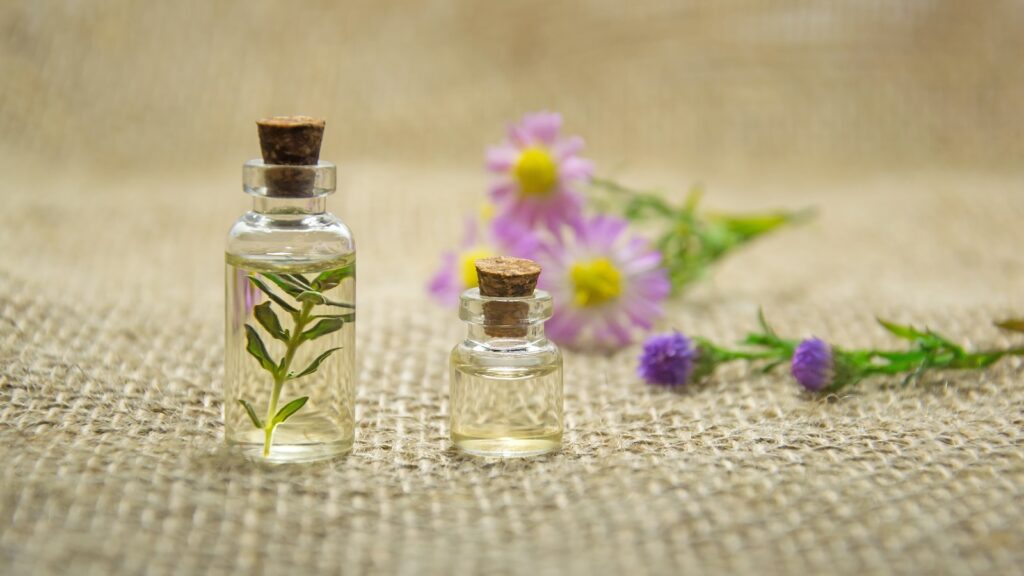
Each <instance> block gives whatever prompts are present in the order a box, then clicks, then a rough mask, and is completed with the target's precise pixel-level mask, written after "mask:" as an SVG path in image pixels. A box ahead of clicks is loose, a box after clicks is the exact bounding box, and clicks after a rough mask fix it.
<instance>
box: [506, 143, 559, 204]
mask: <svg viewBox="0 0 1024 576" xmlns="http://www.w3.org/2000/svg"><path fill="white" fill-rule="evenodd" d="M514 172H515V175H516V180H517V181H518V182H519V189H520V190H522V192H523V194H525V195H527V196H543V195H545V194H548V193H550V192H551V191H552V190H553V189H554V187H555V184H557V183H558V165H557V164H555V159H554V158H552V157H551V154H550V153H548V151H547V150H545V149H543V148H537V147H534V148H527V149H526V150H523V153H522V154H520V155H519V160H518V161H517V162H516V165H515V168H514Z"/></svg>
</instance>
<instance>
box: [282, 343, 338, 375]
mask: <svg viewBox="0 0 1024 576" xmlns="http://www.w3.org/2000/svg"><path fill="white" fill-rule="evenodd" d="M338 350H341V348H340V347H338V348H331V349H330V350H328V351H326V352H324V353H323V354H321V355H319V356H317V357H316V359H315V360H313V361H312V362H310V363H309V366H306V369H305V370H303V371H302V372H299V373H298V374H289V375H288V378H290V379H295V378H302V377H303V376H306V375H309V374H312V373H313V372H316V370H317V368H319V367H320V364H321V363H322V362H323V361H324V360H326V359H327V357H328V356H330V355H331V354H333V353H334V352H337V351H338Z"/></svg>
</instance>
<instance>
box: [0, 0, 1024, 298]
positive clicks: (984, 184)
mask: <svg viewBox="0 0 1024 576" xmlns="http://www.w3.org/2000/svg"><path fill="white" fill-rule="evenodd" d="M1022 31H1024V4H1022V3H1020V2H1013V1H991V2H982V3H969V2H956V1H952V0H950V1H940V0H908V1H903V2H883V1H860V0H857V1H830V2H800V1H790V2H772V3H765V2H760V1H727V2H714V3H710V2H659V1H650V2H630V3H624V2H619V1H588V2H572V1H568V2H557V3H552V2H541V1H522V2H509V3H483V2H468V1H467V2H457V1H427V2H382V1H346V2H326V1H324V2H302V3H292V2H268V1H245V2H242V1H219V2H206V1H184V2H174V3H153V2H132V1H125V0H108V1H103V2H74V1H67V2H58V1H27V0H26V1H9V2H5V3H4V4H3V6H2V7H0V75H2V78H3V84H2V85H3V89H2V90H0V168H3V170H4V174H5V182H4V184H3V186H2V194H3V196H4V200H5V210H4V211H3V212H4V215H3V216H0V224H3V229H2V231H0V240H2V242H3V247H4V248H5V251H4V252H5V255H4V262H3V264H2V267H3V271H4V272H5V273H8V274H14V275H20V274H21V273H20V272H18V270H23V269H31V270H33V272H32V273H31V274H26V276H32V275H35V276H43V277H45V276H47V275H49V274H53V275H66V273H67V269H68V268H69V267H75V268H77V269H81V270H86V269H87V270H89V271H90V273H89V274H88V275H86V276H87V277H84V278H81V279H80V280H81V282H82V285H81V287H80V289H81V290H83V291H87V292H89V293H90V294H91V295H92V296H94V297H96V298H105V297H112V296H111V292H110V288H111V287H113V286H115V285H116V286H118V287H120V288H125V287H130V288H135V289H149V288H153V287H154V286H156V282H157V280H158V279H160V278H161V274H162V272H165V271H173V274H174V277H175V279H176V281H175V282H174V283H170V284H169V283H167V282H164V281H161V282H160V284H159V286H160V289H161V290H163V291H164V293H165V295H167V296H168V297H172V296H173V295H175V294H176V295H177V296H178V297H181V298H186V297H188V298H191V297H192V296H194V295H195V294H197V291H198V293H201V294H203V295H204V296H208V298H203V299H200V300H202V301H205V302H209V305H210V306H215V305H219V300H218V298H219V291H220V290H221V286H220V270H219V266H220V262H221V260H220V258H221V256H220V254H221V249H222V246H223V234H224V232H225V231H226V229H227V228H228V226H229V225H230V223H231V222H232V221H233V220H234V219H235V218H236V217H237V216H238V215H239V214H241V212H243V211H244V210H245V209H247V206H248V199H247V198H246V197H245V196H244V194H243V193H242V192H241V189H240V169H239V168H240V166H241V164H242V162H243V161H245V160H246V159H249V158H253V157H256V156H258V154H259V148H258V143H257V139H256V130H255V124H254V121H255V119H257V118H259V117H263V116H269V115H284V114H308V115H314V116H320V117H323V118H325V119H326V120H327V133H326V139H325V143H324V146H323V153H322V157H323V158H324V159H328V160H332V161H334V162H336V163H337V164H338V165H339V168H340V170H339V174H340V178H341V189H340V190H339V192H338V194H337V195H336V196H335V197H334V198H333V199H332V201H331V203H330V204H331V208H332V211H334V212H336V213H338V214H339V215H341V216H342V217H343V218H344V219H345V220H346V221H347V222H349V224H350V225H351V226H352V228H353V229H354V230H355V232H356V235H357V238H358V240H359V241H360V244H361V246H360V248H361V253H362V260H361V270H362V273H363V281H364V282H363V284H362V285H363V287H364V289H365V288H366V287H367V286H374V285H379V286H380V290H385V291H386V290H404V291H405V293H409V294H412V293H413V291H411V290H409V288H410V287H414V288H415V289H416V292H415V294H417V296H418V295H419V290H420V289H421V287H422V284H423V282H424V281H425V280H426V276H427V275H428V274H429V272H430V270H431V268H432V267H433V265H434V262H435V260H434V259H435V256H436V254H437V253H438V252H439V251H440V250H442V249H444V248H445V247H447V246H450V245H453V244H454V243H455V242H456V241H457V239H458V232H457V230H458V227H459V225H460V222H461V219H462V216H463V214H464V213H466V212H471V211H473V210H475V209H476V207H477V206H478V205H479V203H480V202H481V201H482V200H483V194H484V190H485V189H486V186H487V182H488V179H487V175H486V174H485V173H484V172H483V169H482V158H483V151H484V147H485V146H486V145H487V144H490V143H494V142H497V141H498V140H500V139H501V137H502V136H503V130H504V126H505V125H506V124H507V123H508V122H510V121H513V120H515V119H517V118H518V117H519V116H520V115H521V114H523V113H524V112H527V111H533V110H539V109H550V110H556V111H560V112H562V113H563V114H564V116H565V119H566V125H567V129H568V131H569V132H570V133H577V134H581V135H582V136H584V137H585V138H586V139H587V142H588V148H587V156H589V157H590V158H592V159H593V160H594V161H595V162H596V163H597V166H598V172H599V173H600V174H602V175H604V176H610V177H614V178H618V179H620V180H623V181H626V182H628V183H631V184H634V185H635V186H638V187H660V188H662V189H663V190H664V191H665V192H666V194H669V195H673V196H677V197H681V196H682V195H683V194H684V193H685V191H686V190H687V189H688V188H689V186H690V185H691V184H693V183H695V182H702V183H704V184H705V187H706V189H707V199H708V200H707V202H708V204H709V205H710V206H712V207H720V208H730V209H743V208H749V209H764V208H771V207H779V206H789V207H800V206H808V205H810V206H818V207H819V208H820V209H821V217H820V218H819V220H818V222H817V223H816V224H815V225H813V226H812V227H811V228H810V229H809V230H802V231H797V232H793V233H791V234H789V235H788V236H786V237H782V236H780V237H779V238H778V240H769V241H768V243H773V244H772V246H765V247H762V246H758V247H755V248H754V250H755V252H754V255H753V256H752V257H750V258H746V259H745V260H744V261H742V262H741V263H740V264H733V263H730V264H727V266H726V269H724V270H723V271H722V273H721V275H719V276H717V277H716V278H717V279H716V281H715V284H714V285H713V287H712V288H709V289H706V290H711V291H715V290H717V291H719V292H721V291H723V290H724V291H725V292H726V297H737V296H738V297H749V298H754V299H758V298H760V299H763V298H770V297H771V296H772V295H777V296H794V295H800V294H801V290H802V287H803V286H805V285H806V284H807V283H808V282H810V281H814V282H816V283H817V284H816V287H815V290H814V294H813V295H807V294H804V295H802V296H801V297H803V298H812V297H813V298H819V299H822V300H823V301H825V302H827V301H838V300H843V299H848V298H851V297H854V296H857V295H859V294H862V293H864V292H865V291H868V292H874V293H875V294H877V295H878V296H880V297H881V298H888V299H889V301H893V302H894V303H897V304H898V303H903V302H905V303H914V302H916V301H917V300H918V298H919V294H914V295H913V296H908V290H907V285H908V283H913V285H914V286H915V287H920V289H921V290H920V292H922V293H925V294H928V295H929V297H930V298H932V299H933V300H934V301H936V302H940V303H949V302H954V301H962V300H963V299H965V298H967V299H970V298H977V299H979V300H985V299H992V298H996V299H999V298H1003V299H1004V300H1005V299H1007V298H1009V294H1010V293H1009V291H1007V290H1005V289H1001V288H999V287H1006V286H1011V285H1017V286H1020V281H1021V280H1024V275H1022V273H1021V272H1020V271H1019V270H1020V269H1021V267H1020V266H1018V265H1017V264H1020V257H1019V256H1018V255H1017V254H1016V249H1015V248H1014V246H1015V245H1016V246H1019V245H1020V243H1019V240H1021V236H1020V234H1019V233H1018V234H1017V235H1016V236H1015V237H1013V238H1007V237H1006V234H1007V233H1008V232H1007V231H1008V230H1014V229H1015V226H1014V225H1013V222H1014V221H1016V220H1017V219H1019V217H1020V215H1021V214H1022V210H1024V207H1022V195H1024V187H1022V183H1024V179H1022V174H1024V161H1022V160H1024V111H1022V110H1024V109H1022V107H1021V102H1022V101H1024V67H1022V66H1020V63H1019V59H1020V54H1022V53H1024V52H1022V50H1024V34H1022ZM823 231H827V232H826V233H823ZM866 239H870V241H868V240H866ZM928 239H934V241H932V240H928ZM951 253H952V255H953V258H951V257H950V254H951ZM953 260H955V261H956V262H958V264H957V266H958V267H959V268H957V269H956V270H955V272H956V273H957V274H960V276H957V275H956V274H952V275H951V274H950V270H949V263H950V262H951V261H953ZM944 267H945V269H943V268H944ZM128 271H131V272H128ZM750 274H758V275H759V277H761V278H763V279H764V280H765V281H764V282H763V283H761V284H759V285H757V286H755V287H750V288H749V290H750V291H749V292H745V290H748V288H747V287H746V284H745V283H744V282H742V280H743V279H744V278H747V277H749V275H750ZM388 278H391V279H393V280H396V282H392V283H388V285H387V287H385V285H384V280H386V279H388ZM951 278H963V279H964V280H963V281H960V280H951ZM769 279H770V280H771V281H770V282H769V281H768V280H769ZM44 283H45V282H44ZM364 294H366V292H364Z"/></svg>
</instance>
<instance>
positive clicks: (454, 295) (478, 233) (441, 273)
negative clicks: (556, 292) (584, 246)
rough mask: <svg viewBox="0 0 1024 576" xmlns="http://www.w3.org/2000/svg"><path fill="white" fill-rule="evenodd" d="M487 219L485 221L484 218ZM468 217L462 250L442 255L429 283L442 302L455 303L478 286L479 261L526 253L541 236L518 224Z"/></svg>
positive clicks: (530, 251)
mask: <svg viewBox="0 0 1024 576" xmlns="http://www.w3.org/2000/svg"><path fill="white" fill-rule="evenodd" d="M482 220H483V221H482ZM482 220H481V219H477V218H467V219H466V224H465V232H464V234H463V238H462V243H461V245H460V247H459V249H458V250H450V251H448V252H445V253H444V254H442V255H441V265H440V267H438V270H437V272H435V273H434V276H433V278H431V279H430V283H429V284H428V285H427V291H428V292H429V293H430V295H431V296H432V297H433V298H434V300H436V301H437V302H438V303H439V304H441V305H443V306H449V307H455V306H458V304H459V295H460V294H462V292H464V291H465V290H468V289H469V288H475V287H476V285H477V278H476V267H475V264H476V261H477V260H478V259H480V258H488V257H490V256H523V255H526V254H530V253H532V252H534V251H535V250H536V249H537V237H536V236H535V235H534V234H533V233H531V232H529V231H527V230H524V229H522V228H520V227H518V226H515V225H512V224H508V223H506V224H505V225H502V226H501V227H495V226H490V225H488V224H487V223H486V222H485V221H486V220H487V218H486V217H484V218H483V219H482Z"/></svg>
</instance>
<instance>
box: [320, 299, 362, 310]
mask: <svg viewBox="0 0 1024 576" xmlns="http://www.w3.org/2000/svg"><path fill="white" fill-rule="evenodd" d="M324 304H326V305H328V306H337V307H338V308H349V309H351V310H355V309H356V305H355V304H349V303H347V302H338V301H337V300H331V299H330V298H324Z"/></svg>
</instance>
